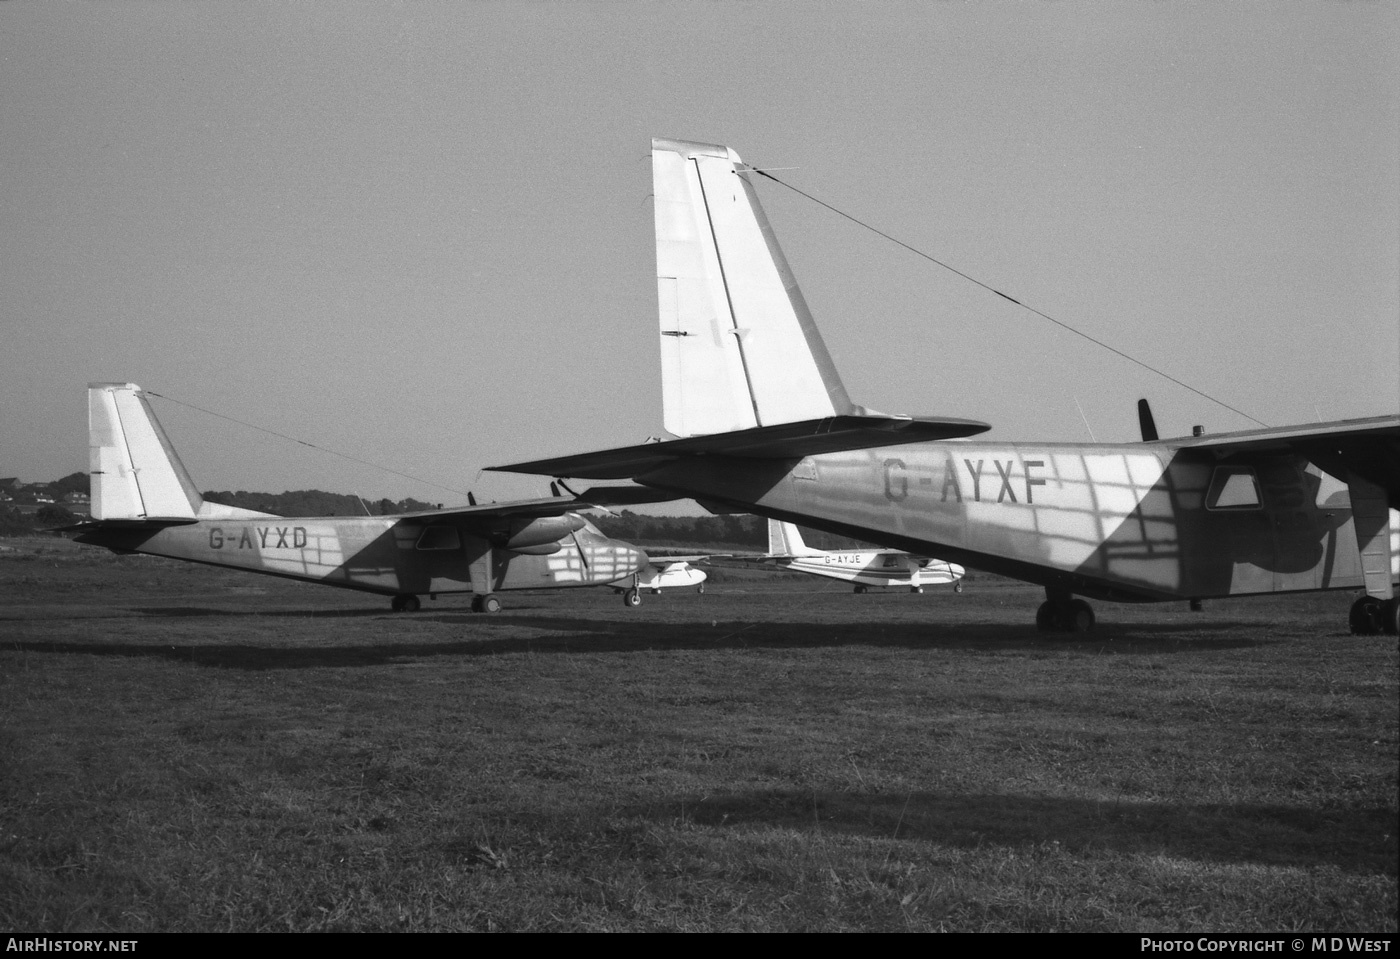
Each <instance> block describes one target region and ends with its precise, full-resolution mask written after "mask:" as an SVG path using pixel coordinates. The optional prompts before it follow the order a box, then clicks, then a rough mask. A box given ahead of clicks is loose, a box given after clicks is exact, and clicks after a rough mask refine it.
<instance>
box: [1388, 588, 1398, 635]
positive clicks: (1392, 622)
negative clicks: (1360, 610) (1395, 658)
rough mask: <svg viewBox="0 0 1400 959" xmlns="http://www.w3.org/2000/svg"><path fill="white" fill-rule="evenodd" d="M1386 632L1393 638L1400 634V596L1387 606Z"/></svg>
mask: <svg viewBox="0 0 1400 959" xmlns="http://www.w3.org/2000/svg"><path fill="white" fill-rule="evenodd" d="M1385 631H1386V632H1387V633H1390V634H1391V635H1392V636H1394V635H1396V634H1400V596H1397V597H1395V598H1394V599H1392V600H1391V601H1390V602H1388V603H1386V604H1385Z"/></svg>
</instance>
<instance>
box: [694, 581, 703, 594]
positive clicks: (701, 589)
mask: <svg viewBox="0 0 1400 959" xmlns="http://www.w3.org/2000/svg"><path fill="white" fill-rule="evenodd" d="M695 591H696V592H697V593H699V594H700V595H701V596H703V595H705V584H704V583H701V584H700V585H699V586H697V587H695Z"/></svg>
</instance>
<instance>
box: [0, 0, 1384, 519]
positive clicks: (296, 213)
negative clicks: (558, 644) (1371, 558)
mask: <svg viewBox="0 0 1400 959" xmlns="http://www.w3.org/2000/svg"><path fill="white" fill-rule="evenodd" d="M1396 10H1397V7H1396V5H1395V4H1393V3H1381V2H1308V3H1293V2H1276V0H1269V2H1259V3H1254V2H1247V0H1246V2H1232V3H1218V2H1209V3H1174V2H1161V3H1147V2H1131V3H1108V2H1094V3H1079V2H1073V0H1066V2H1055V3H997V2H978V3H969V4H961V3H939V2H927V0H918V2H910V3H894V2H890V3H882V2H869V3H852V2H830V3H819V2H812V0H803V2H792V3H787V2H775V0H767V2H763V3H731V2H722V0H721V2H710V3H695V2H691V3H668V2H649V3H631V2H600V3H588V2H569V3H524V2H509V3H460V2H452V3H432V2H414V3H403V4H393V3H384V2H374V3H366V4H356V3H347V2H335V3H320V2H314V0H313V2H301V3H253V2H245V3H201V2H188V3H164V2H162V3H134V2H126V3H108V4H95V3H62V4H60V3H50V2H26V0H11V2H6V3H3V4H0V224H3V229H0V333H3V338H0V476H15V475H17V476H19V477H20V478H21V479H23V480H26V481H33V480H47V479H53V478H57V477H58V476H61V475H64V474H67V473H71V472H74V471H77V470H86V468H87V439H86V429H87V426H86V399H85V389H86V385H87V383H88V382H89V381H102V380H118V381H133V382H136V383H139V384H140V385H141V386H143V387H145V388H146V389H148V390H152V391H154V392H156V393H160V394H163V395H165V396H168V397H171V398H173V399H175V400H178V401H180V402H182V403H185V404H190V405H193V406H197V407H202V408H203V409H205V410H210V411H214V412H216V413H218V414H221V415H222V416H225V417H231V418H233V419H236V420H241V421H245V422H248V423H253V424H257V425H259V426H261V427H264V428H265V429H268V430H272V431H275V432H278V433H282V434H286V435H288V436H291V437H295V438H297V439H300V440H303V441H305V442H307V443H312V444H315V445H317V446H322V447H326V448H329V449H331V450H336V451H338V452H340V453H344V454H347V455H349V456H353V457H356V458H359V459H362V460H366V461H369V462H372V463H376V464H382V465H385V466H388V467H392V468H393V469H395V470H398V471H400V472H402V473H407V474H410V475H411V476H414V477H418V478H420V480H421V481H415V480H409V479H405V478H403V477H401V476H397V475H394V474H392V473H388V472H384V471H383V470H378V469H373V468H370V467H366V466H361V465H359V464H357V463H353V462H349V461H347V460H345V459H341V458H337V457H335V456H331V455H328V454H325V453H322V452H317V451H316V450H313V449H311V448H309V447H307V446H304V445H299V444H295V443H291V442H287V441H285V440H280V439H277V438H276V437H273V436H270V435H267V434H266V433H260V432H256V431H253V430H250V429H247V428H244V427H242V426H238V425H236V424H234V423H231V422H229V421H228V420H224V419H219V418H215V417H213V416H209V415H207V414H204V413H200V412H197V411H194V410H192V409H190V408H189V407H188V406H180V405H176V404H174V403H171V402H166V401H161V400H156V401H154V402H155V404H156V409H157V412H158V413H159V415H160V417H161V419H162V422H163V423H164V424H165V426H166V429H167V432H169V433H170V435H171V437H172V439H173V441H174V443H175V445H176V448H177V449H178V450H179V452H180V453H181V455H182V457H183V459H184V461H185V463H186V465H187V466H188V467H189V469H190V471H191V473H192V474H193V476H194V478H195V481H196V483H198V484H199V485H200V487H201V488H203V489H247V490H264V491H269V492H280V491H282V490H285V489H303V488H322V489H330V490H335V491H344V492H359V493H360V494H361V495H363V496H365V497H367V498H371V497H372V498H378V497H381V496H389V497H392V498H394V499H398V498H401V497H403V496H415V497H417V498H419V499H427V500H431V501H438V502H447V503H457V502H462V501H463V499H464V497H463V496H462V495H461V493H460V492H459V491H462V490H466V489H467V488H472V489H475V490H476V491H477V493H478V497H482V496H484V497H486V498H507V497H512V496H521V495H524V496H529V495H538V494H541V493H542V492H543V490H542V484H541V482H540V480H539V479H538V478H515V477H507V476H501V475H498V474H489V473H488V474H484V475H478V474H479V471H480V469H481V468H482V467H484V466H488V465H493V464H500V463H506V462H511V461H517V460H522V459H530V458H537V457H543V456H549V455H558V454H565V453H574V452H583V451H586V450H592V449H598V448H605V447H611V446H620V445H626V444H630V443H635V442H640V441H642V440H643V439H645V438H646V437H647V436H649V435H656V434H659V433H660V432H661V400H660V389H661V388H660V376H659V371H658V358H657V351H658V347H657V342H658V335H657V324H656V303H655V280H654V276H655V263H654V248H653V239H652V220H651V216H652V213H651V204H650V201H649V199H648V194H649V193H650V191H651V182H650V176H651V174H650V163H649V157H648V150H649V140H650V138H651V137H652V136H666V137H677V138H684V139H694V140H704V141H708V142H716V143H724V144H727V145H729V146H732V147H733V148H734V149H735V150H737V151H738V152H739V153H740V154H741V155H742V156H743V157H744V158H745V160H747V161H749V162H750V163H752V164H754V165H756V166H760V167H774V168H784V169H782V170H780V171H779V172H777V175H778V176H779V177H782V178H784V179H785V180H787V181H788V182H790V183H792V184H793V185H794V186H797V187H800V188H801V189H803V190H805V191H807V192H809V193H811V194H814V195H815V196H817V197H819V198H821V199H822V200H824V201H826V202H828V203H831V204H832V205H834V206H837V207H839V208H841V209H843V210H845V211H847V212H849V213H851V214H852V215H854V216H857V217H859V218H861V219H863V220H866V221H868V222H869V223H871V224H873V225H875V226H877V227H878V228H880V229H881V230H884V231H886V232H888V233H890V234H893V235H894V236H897V237H899V238H900V239H901V240H903V241H905V242H907V243H909V244H910V245H912V246H915V247H917V248H919V249H921V250H924V251H926V252H928V253H929V254H930V255H932V256H935V257H937V258H939V259H941V260H944V261H946V262H948V263H949V264H951V265H953V266H955V267H957V268H958V269H959V270H962V271H963V272H965V273H968V274H970V275H972V276H974V277H976V278H977V279H979V280H981V281H982V282H985V283H987V284H989V285H992V286H995V287H996V288H998V289H1000V290H1003V291H1004V292H1006V293H1008V294H1009V295H1011V296H1014V297H1016V298H1017V299H1019V300H1021V301H1023V302H1025V303H1027V304H1029V305H1032V306H1034V307H1035V308H1037V309H1039V310H1041V311H1043V312H1045V313H1048V314H1050V315H1052V316H1054V317H1055V318H1057V319H1059V320H1062V321H1063V322H1066V323H1068V324H1070V325H1072V326H1075V327H1077V328H1079V329H1081V330H1083V331H1084V332H1086V333H1088V334H1090V335H1092V336H1094V337H1096V338H1099V339H1102V340H1105V341H1107V342H1109V343H1111V344H1112V345H1114V346H1115V347H1117V348H1119V349H1121V350H1123V351H1125V352H1128V353H1130V354H1132V355H1134V356H1136V357H1138V358H1139V359H1141V360H1143V361H1144V362H1147V363H1149V364H1151V365H1152V366H1155V367H1158V368H1160V369H1162V370H1165V371H1166V372H1168V373H1170V374H1171V375H1172V376H1175V377H1177V378H1178V379H1181V380H1184V381H1185V382H1187V383H1190V384H1191V385H1192V386H1194V387H1196V388H1197V389H1200V390H1202V391H1204V392H1205V393H1208V394H1211V395H1213V396H1215V397H1218V398H1219V399H1220V400H1222V401H1224V402H1225V403H1228V404H1229V405H1231V406H1234V407H1236V408H1238V409H1240V410H1242V411H1244V412H1245V413H1247V414H1249V415H1250V416H1253V417H1256V418H1257V419H1259V420H1261V421H1263V422H1266V423H1268V424H1269V425H1282V424H1288V423H1295V422H1307V421H1312V420H1315V419H1318V418H1321V419H1338V418H1344V417H1357V416H1374V415H1380V414H1386V413H1391V414H1393V413H1395V412H1396V411H1397V410H1400V283H1398V282H1397V277H1398V276H1400V109H1397V99H1398V97H1397V92H1398V91H1400V76H1397V74H1400V58H1397V56H1396V51H1397V50H1400V29H1398V27H1400V22H1398V21H1400V18H1398V17H1397V13H1396ZM759 191H760V195H761V197H762V199H763V202H764V204H765V208H766V209H767V211H768V214H769V217H770V219H771V220H772V222H773V225H774V228H775V230H776V231H777V233H778V236H779V239H780V240H781V241H782V243H783V246H784V249H785V250H786V252H787V254H788V259H789V260H790V262H791V264H792V267H793V270H794V271H795V273H796V275H797V278H798V280H799V282H800V283H801V284H802V287H803V290H804V292H805V293H806V297H807V300H808V302H809V304H810V306H811V308H812V312H813V314H814V315H815V317H816V319H817V323H818V325H819V326H820V328H821V330H822V333H823V335H824V336H825V338H826V340H827V343H828V346H829V347H830V349H831V353H832V355H833V357H834V358H835V361H836V363H837V366H838V368H839V369H840V371H841V373H842V376H843V378H844V380H845V382H846V386H847V389H848V390H849V392H850V394H851V396H852V398H853V399H855V400H856V401H857V402H859V403H862V404H864V405H866V406H870V407H873V408H876V409H880V410H885V411H888V412H902V413H915V414H927V415H948V416H959V417H969V418H975V419H982V420H986V421H988V422H990V423H992V424H993V425H994V433H993V434H992V436H994V437H997V438H1001V439H1007V440H1016V439H1024V440H1070V441H1074V440H1087V439H1089V431H1090V430H1092V431H1093V433H1094V435H1095V436H1096V437H1097V439H1098V440H1100V441H1130V440H1134V439H1136V438H1137V424H1136V411H1135V407H1134V404H1135V401H1136V400H1137V398H1138V397H1139V396H1147V397H1149V398H1150V399H1151V400H1152V402H1153V406H1154V409H1155V411H1156V417H1157V422H1158V425H1159V427H1160V428H1161V430H1162V432H1163V434H1164V435H1176V434H1181V433H1187V432H1189V431H1190V427H1191V425H1192V424H1195V423H1203V424H1205V425H1206V427H1207V428H1208V429H1210V430H1211V431H1223V430H1230V429H1243V428H1247V427H1249V426H1251V425H1252V424H1251V423H1250V422H1249V421H1248V420H1246V419H1243V418H1242V417H1240V416H1237V415H1235V414H1233V413H1230V412H1228V411H1226V410H1224V409H1222V408H1220V407H1218V406H1214V405H1212V404H1210V403H1209V402H1207V401H1206V400H1203V399H1201V398H1200V397H1198V396H1196V395H1194V394H1191V393H1189V392H1186V391H1184V390H1182V389H1180V388H1179V387H1177V386H1174V385H1172V384H1171V383H1169V382H1168V381H1166V380H1163V379H1161V378H1159V377H1156V376H1154V375H1152V374H1150V373H1148V372H1146V371H1144V370H1142V369H1141V368H1140V367H1136V366H1133V365H1131V364H1129V363H1127V362H1125V361H1124V360H1122V359H1120V358H1117V357H1115V356H1113V355H1112V354H1110V353H1107V352H1105V351H1103V350H1100V349H1098V348H1097V347H1093V346H1091V345H1089V344H1087V343H1085V342H1084V341H1082V340H1079V339H1077V338H1075V337H1074V336H1072V335H1070V334H1067V333H1065V332H1064V331H1062V330H1060V329H1058V328H1056V327H1055V326H1053V325H1052V324H1050V323H1047V322H1046V321H1045V320H1043V319H1041V318H1039V317H1036V316H1035V315H1033V314H1031V313H1028V312H1026V311H1024V310H1020V309H1017V308H1016V307H1015V306H1013V305H1012V304H1010V303H1008V302H1007V301H1005V300H1002V299H1000V298H998V297H996V296H994V295H992V294H990V293H988V292H987V291H986V290H984V289H982V288H980V287H978V286H975V285H973V284H971V283H969V282H968V281H966V280H963V279H959V278H958V277H956V276H954V275H952V274H950V273H948V272H946V271H943V270H941V269H939V268H937V267H936V266H934V265H932V264H930V263H928V262H927V261H925V260H921V259H919V258H917V257H915V256H913V255H911V254H909V253H908V252H906V251H904V250H901V249H900V248H899V247H897V246H895V245H893V244H891V243H890V242H888V241H887V240H882V239H880V238H878V237H876V236H874V235H873V234H871V233H869V232H866V231H862V230H860V229H859V228H857V227H854V226H852V225H851V224H850V223H849V222H847V221H845V220H842V219H840V218H838V217H836V216H834V215H833V214H831V213H830V212H828V211H825V210H823V209H821V208H820V207H818V206H816V205H814V204H812V203H811V202H810V201H808V200H805V199H802V198H801V197H799V196H797V195H796V194H793V193H790V192H788V191H785V190H783V189H782V188H780V187H776V186H773V185H772V184H761V185H760V186H759ZM1081 408H1082V410H1083V415H1082V416H1081V413H1080V409H1081ZM1086 421H1087V422H1086Z"/></svg>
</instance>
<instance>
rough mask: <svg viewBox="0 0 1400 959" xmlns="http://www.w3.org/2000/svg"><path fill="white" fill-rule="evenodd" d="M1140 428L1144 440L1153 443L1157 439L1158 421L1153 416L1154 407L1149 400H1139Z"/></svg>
mask: <svg viewBox="0 0 1400 959" xmlns="http://www.w3.org/2000/svg"><path fill="white" fill-rule="evenodd" d="M1138 429H1140V430H1142V441H1143V442H1144V443H1151V442H1152V441H1153V440H1155V439H1157V421H1156V420H1154V419H1153V418H1152V407H1151V406H1148V405H1147V400H1145V399H1143V400H1138Z"/></svg>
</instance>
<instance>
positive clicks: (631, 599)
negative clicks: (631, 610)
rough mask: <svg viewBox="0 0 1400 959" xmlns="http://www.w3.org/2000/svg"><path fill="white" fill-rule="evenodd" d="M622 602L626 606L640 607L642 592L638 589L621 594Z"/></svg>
mask: <svg viewBox="0 0 1400 959" xmlns="http://www.w3.org/2000/svg"><path fill="white" fill-rule="evenodd" d="M622 602H623V603H624V604H626V605H628V606H640V605H642V591H641V590H639V589H629V590H628V591H627V592H625V593H623V594H622Z"/></svg>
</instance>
